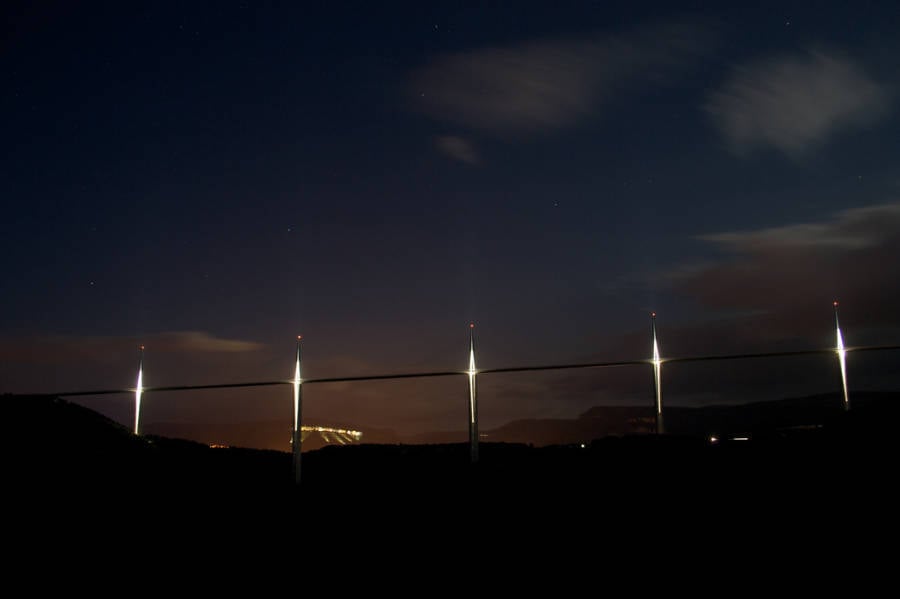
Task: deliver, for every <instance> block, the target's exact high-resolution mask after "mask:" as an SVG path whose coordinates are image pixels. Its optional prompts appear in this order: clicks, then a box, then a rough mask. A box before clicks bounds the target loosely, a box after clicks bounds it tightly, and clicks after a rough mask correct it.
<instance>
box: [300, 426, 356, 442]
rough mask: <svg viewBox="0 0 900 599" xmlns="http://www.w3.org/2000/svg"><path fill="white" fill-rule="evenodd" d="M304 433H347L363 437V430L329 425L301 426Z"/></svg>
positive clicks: (350, 435)
mask: <svg viewBox="0 0 900 599" xmlns="http://www.w3.org/2000/svg"><path fill="white" fill-rule="evenodd" d="M300 430H301V431H302V432H304V433H334V434H335V435H347V436H348V437H353V438H354V439H356V440H359V439H362V431H351V430H347V429H345V428H331V427H328V426H301V427H300Z"/></svg>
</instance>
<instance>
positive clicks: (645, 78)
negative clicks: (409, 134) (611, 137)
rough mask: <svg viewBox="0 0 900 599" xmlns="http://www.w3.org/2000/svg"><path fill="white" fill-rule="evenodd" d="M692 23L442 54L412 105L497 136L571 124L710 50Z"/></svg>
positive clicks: (416, 80) (418, 83) (421, 75)
mask: <svg viewBox="0 0 900 599" xmlns="http://www.w3.org/2000/svg"><path fill="white" fill-rule="evenodd" d="M710 39H711V36H710V35H709V33H708V31H707V30H705V29H704V28H702V27H700V26H697V25H693V24H669V25H662V26H654V27H645V28H642V29H639V30H636V31H633V32H631V33H629V34H626V35H619V36H611V35H597V36H593V37H589V38H582V39H568V40H567V39H556V40H538V41H531V42H527V43H522V44H517V45H513V46H505V47H494V48H483V49H479V50H473V51H469V52H463V53H458V54H452V55H448V56H443V57H441V58H439V59H437V60H435V61H434V62H433V63H431V64H429V65H428V66H426V67H424V68H423V69H421V70H419V71H418V72H416V73H414V75H413V78H412V86H411V89H412V92H413V93H414V98H415V100H416V102H417V105H418V107H419V108H420V109H421V110H423V111H424V112H426V113H428V114H430V115H432V116H434V117H435V118H438V119H440V120H444V121H448V122H452V123H455V124H457V125H462V126H465V127H469V128H472V129H477V130H481V131H486V132H490V133H493V134H495V135H511V134H512V135H526V134H534V133H539V132H542V131H547V130H553V129H557V128H560V127H565V126H567V125H570V124H572V123H574V122H576V121H578V120H579V119H582V118H584V117H585V116H587V115H590V114H592V113H594V112H595V111H596V110H597V109H598V107H599V106H600V104H602V102H603V101H604V100H606V99H607V98H609V97H610V96H611V95H614V94H615V93H617V92H620V91H622V90H624V89H627V88H628V87H629V86H633V85H635V84H640V83H643V84H646V83H649V82H658V81H660V80H661V79H663V78H665V77H666V76H668V75H670V74H672V73H673V72H675V71H676V70H677V69H679V68H681V67H683V66H684V65H685V64H686V63H689V62H692V60H693V58H694V57H695V56H696V55H697V54H698V53H699V52H701V51H703V50H706V49H707V48H708V47H709V44H710Z"/></svg>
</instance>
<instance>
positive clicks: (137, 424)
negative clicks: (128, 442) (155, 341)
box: [134, 345, 144, 435]
mask: <svg viewBox="0 0 900 599" xmlns="http://www.w3.org/2000/svg"><path fill="white" fill-rule="evenodd" d="M143 394H144V346H143V345H142V346H141V358H140V361H139V362H138V378H137V386H136V387H135V388H134V434H135V435H140V434H141V395H143Z"/></svg>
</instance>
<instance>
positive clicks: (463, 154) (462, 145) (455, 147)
mask: <svg viewBox="0 0 900 599" xmlns="http://www.w3.org/2000/svg"><path fill="white" fill-rule="evenodd" d="M434 145H435V147H436V148H437V149H438V150H439V151H440V152H442V153H444V154H446V155H447V156H449V157H450V158H452V159H454V160H458V161H459V162H463V163H465V164H471V165H476V164H479V163H480V162H481V159H480V158H479V156H478V151H477V150H476V149H475V146H474V145H473V144H472V142H470V141H469V140H467V139H465V138H462V137H457V136H455V135H441V136H439V137H436V138H435V140H434Z"/></svg>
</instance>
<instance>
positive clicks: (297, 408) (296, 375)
mask: <svg viewBox="0 0 900 599" xmlns="http://www.w3.org/2000/svg"><path fill="white" fill-rule="evenodd" d="M302 338H303V336H302V335H297V364H296V365H295V366H294V432H297V430H299V429H298V428H297V427H298V425H299V424H300V413H299V412H300V385H301V384H303V379H302V378H300V340H301V339H302Z"/></svg>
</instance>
